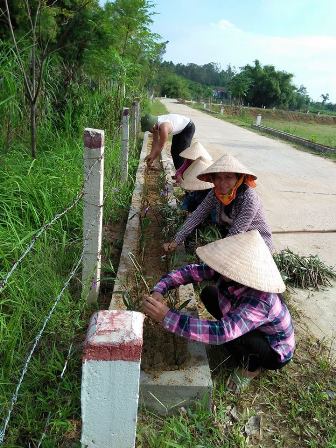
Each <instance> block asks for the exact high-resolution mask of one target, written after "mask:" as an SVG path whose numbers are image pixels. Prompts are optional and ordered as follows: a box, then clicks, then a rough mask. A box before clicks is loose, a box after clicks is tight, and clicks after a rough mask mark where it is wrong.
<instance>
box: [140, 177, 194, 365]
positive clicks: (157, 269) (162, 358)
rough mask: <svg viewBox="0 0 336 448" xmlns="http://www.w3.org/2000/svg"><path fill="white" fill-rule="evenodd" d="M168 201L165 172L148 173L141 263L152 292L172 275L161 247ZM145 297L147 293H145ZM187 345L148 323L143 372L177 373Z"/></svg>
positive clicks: (173, 303)
mask: <svg viewBox="0 0 336 448" xmlns="http://www.w3.org/2000/svg"><path fill="white" fill-rule="evenodd" d="M164 201H165V197H164V183H163V179H162V171H157V170H155V171H154V170H147V171H146V178H145V188H144V197H143V206H142V210H141V218H140V221H141V236H140V241H139V243H140V244H139V246H140V248H139V254H138V260H139V262H140V264H141V266H142V268H143V274H144V276H145V278H146V280H147V282H148V285H149V288H152V287H153V286H154V285H155V284H156V283H157V281H158V280H159V279H160V278H161V277H162V275H164V274H166V273H167V272H168V271H169V266H168V263H167V258H166V257H165V256H164V251H163V249H162V244H163V243H164V240H163V237H162V228H163V227H164V225H165V223H164V220H163V218H162V216H161V213H160V208H161V206H162V204H163V203H164ZM143 292H144V293H145V291H144V290H143ZM168 301H169V304H168V306H170V307H177V306H178V295H177V293H176V291H174V292H172V293H171V294H170V296H169V299H168ZM187 345H188V341H187V340H186V339H185V338H182V337H179V336H176V335H174V334H172V333H169V332H167V331H165V330H164V329H163V328H162V326H161V325H160V324H157V323H155V322H153V321H152V320H150V319H149V318H147V319H145V322H144V346H143V351H142V363H141V367H142V369H143V370H146V371H148V370H155V371H158V370H177V369H180V368H183V365H184V364H185V362H186V361H187V360H188V359H189V352H188V350H187Z"/></svg>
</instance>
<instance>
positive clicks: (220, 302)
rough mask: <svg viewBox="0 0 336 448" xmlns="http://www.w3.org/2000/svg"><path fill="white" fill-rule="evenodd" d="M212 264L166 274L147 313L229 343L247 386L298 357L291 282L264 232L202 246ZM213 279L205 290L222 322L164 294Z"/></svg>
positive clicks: (235, 384)
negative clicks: (172, 304) (172, 305)
mask: <svg viewBox="0 0 336 448" xmlns="http://www.w3.org/2000/svg"><path fill="white" fill-rule="evenodd" d="M197 255H198V256H199V258H200V259H201V260H202V261H203V262H205V263H206V264H191V265H188V266H185V267H183V268H180V269H178V270H176V271H174V272H171V273H170V274H167V275H166V276H164V277H162V278H161V280H160V281H159V282H158V283H157V284H156V285H155V287H154V288H153V293H152V295H151V296H146V297H145V299H144V305H143V306H144V312H145V313H146V314H148V315H149V316H150V317H151V318H153V319H154V320H156V321H158V322H161V323H162V325H163V327H164V328H165V329H166V330H168V331H170V332H172V333H175V334H178V335H180V336H184V337H186V338H188V339H191V340H193V341H198V342H204V343H206V344H215V345H219V344H225V347H226V348H227V349H228V351H229V352H230V354H231V355H232V356H233V357H234V358H236V360H237V361H239V362H240V363H241V365H242V368H241V369H240V370H237V371H235V372H234V375H233V376H232V377H231V388H232V389H236V390H238V391H239V390H241V389H242V388H244V387H245V386H246V385H247V384H248V383H249V381H250V380H251V379H252V378H254V377H255V376H257V375H258V374H259V373H260V371H261V369H270V370H276V369H281V368H282V367H283V366H285V365H286V364H287V363H288V362H289V361H290V359H291V358H292V356H293V352H294V347H295V339H294V330H293V325H292V320H291V316H290V314H289V311H288V309H287V307H286V305H285V303H284V301H283V299H282V296H281V293H282V292H283V291H284V290H285V285H284V283H283V281H282V278H281V275H280V273H279V271H278V269H277V267H276V265H275V263H274V261H273V258H272V255H271V253H270V251H269V249H268V248H267V246H266V245H265V243H264V240H263V239H262V238H261V236H260V234H259V232H258V231H256V230H253V231H249V232H246V233H241V234H239V235H234V236H232V237H227V238H225V239H222V240H219V241H215V242H213V243H210V244H207V245H206V246H203V247H199V248H198V249H197ZM203 280H207V281H209V280H212V281H213V282H214V283H215V286H207V287H205V288H204V289H203V291H202V293H201V296H200V298H201V300H202V301H203V303H204V305H205V307H206V308H207V310H208V311H209V312H210V313H211V314H212V315H213V316H214V318H215V319H216V320H204V319H199V318H195V317H192V316H190V315H188V314H183V313H180V312H177V311H176V310H173V309H169V308H168V307H167V306H166V304H165V303H164V300H163V296H164V295H165V294H166V293H167V291H169V290H170V289H174V288H177V287H178V286H180V285H185V284H188V283H200V282H202V281H203Z"/></svg>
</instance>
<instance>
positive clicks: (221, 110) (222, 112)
mask: <svg viewBox="0 0 336 448" xmlns="http://www.w3.org/2000/svg"><path fill="white" fill-rule="evenodd" d="M220 113H221V115H223V114H224V108H223V107H221V108H220Z"/></svg>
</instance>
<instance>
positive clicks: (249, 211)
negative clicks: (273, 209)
mask: <svg viewBox="0 0 336 448" xmlns="http://www.w3.org/2000/svg"><path fill="white" fill-rule="evenodd" d="M212 209H216V222H217V224H219V225H224V226H227V227H228V234H227V236H232V235H236V234H237V233H242V232H247V231H248V230H259V233H260V235H261V236H262V237H263V239H264V241H265V243H266V244H267V246H268V247H269V249H270V251H271V252H272V251H273V243H272V232H271V228H270V226H269V225H268V223H267V221H266V217H265V213H264V210H263V207H262V204H261V201H260V198H259V196H258V194H257V192H256V191H255V190H254V189H253V188H250V187H248V188H246V190H245V191H243V192H240V193H239V194H237V197H236V199H235V200H234V201H233V203H232V207H231V205H230V206H224V204H222V203H221V202H220V201H219V200H218V199H217V198H216V196H215V193H214V190H213V189H212V190H211V191H210V192H209V194H208V195H207V196H206V197H205V199H203V201H202V202H201V204H200V205H199V206H198V207H197V209H196V210H195V211H194V212H193V213H192V214H191V215H190V216H189V218H188V219H186V221H185V222H184V224H183V225H182V226H181V228H180V229H179V230H178V232H177V233H176V235H175V238H174V241H175V242H176V243H177V244H180V243H182V241H184V240H185V239H186V237H187V236H188V235H189V234H190V233H191V232H192V231H193V230H194V229H195V228H196V227H197V226H198V225H199V224H201V223H202V222H203V221H204V220H205V218H206V217H207V216H208V215H209V214H210V213H211V210H212ZM228 209H229V210H230V212H228V214H227V213H226V211H227V210H228Z"/></svg>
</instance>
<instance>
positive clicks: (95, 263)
mask: <svg viewBox="0 0 336 448" xmlns="http://www.w3.org/2000/svg"><path fill="white" fill-rule="evenodd" d="M104 138H105V134H104V131H102V130H99V129H91V128H86V129H85V130H84V178H85V184H84V198H83V202H84V213H83V235H84V256H83V269H82V282H83V294H84V295H85V296H87V301H88V303H94V302H96V301H97V298H98V294H99V288H100V270H101V247H102V229H103V193H104ZM90 170H91V174H90V176H87V173H88V172H89V171H90Z"/></svg>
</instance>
